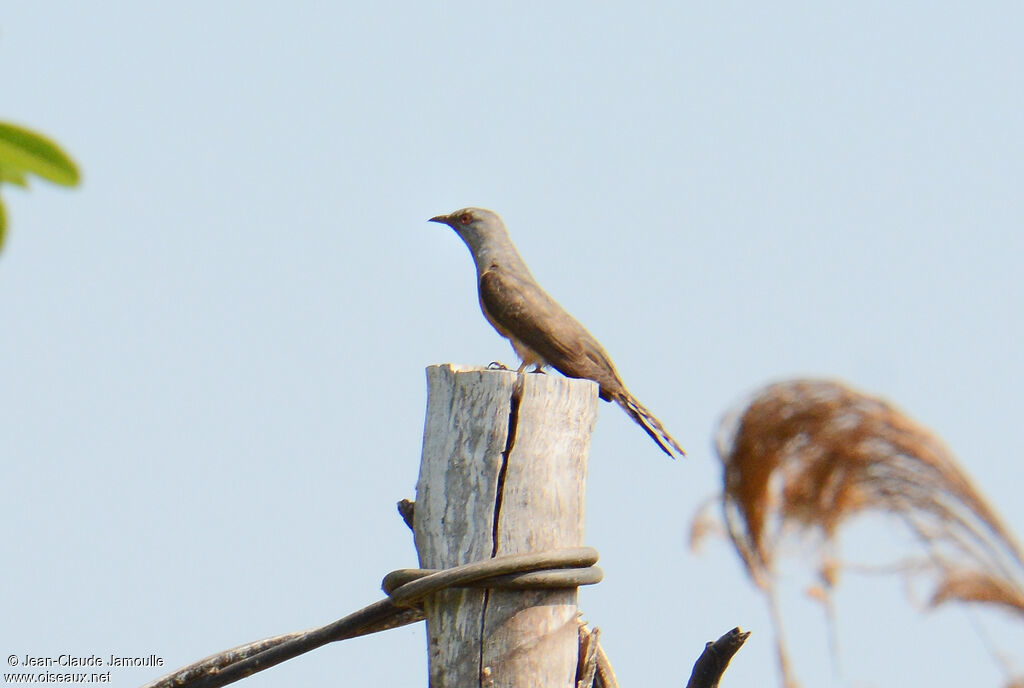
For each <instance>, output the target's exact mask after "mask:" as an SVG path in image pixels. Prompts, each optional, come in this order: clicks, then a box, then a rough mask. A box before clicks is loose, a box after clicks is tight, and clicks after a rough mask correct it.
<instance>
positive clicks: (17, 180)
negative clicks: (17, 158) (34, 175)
mask: <svg viewBox="0 0 1024 688" xmlns="http://www.w3.org/2000/svg"><path fill="white" fill-rule="evenodd" d="M0 182H7V183H8V184H17V185H18V186H24V187H27V186H28V179H26V178H25V173H24V172H21V171H20V170H12V169H10V168H8V167H4V166H3V165H0Z"/></svg>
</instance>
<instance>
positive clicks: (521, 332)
mask: <svg viewBox="0 0 1024 688" xmlns="http://www.w3.org/2000/svg"><path fill="white" fill-rule="evenodd" d="M430 222H438V223H441V224H444V225H448V226H449V227H451V228H452V229H453V230H455V233H456V234H458V235H459V238H461V239H462V241H463V242H465V244H466V246H467V247H468V248H469V252H470V254H471V255H472V256H473V262H474V263H475V264H476V277H477V292H478V296H479V298H480V310H481V311H483V314H484V317H485V318H486V319H487V322H489V323H490V324H491V325H492V326H493V327H494V329H495V330H497V331H498V333H499V334H501V335H502V336H503V337H505V338H506V339H508V340H509V342H511V344H512V348H513V349H514V350H515V352H516V355H517V356H519V358H520V360H521V361H522V364H521V365H520V366H519V369H518V370H517V373H522V372H523V371H524V370H526V368H527V367H528V366H531V365H532V366H534V370H535V371H541V370H542V369H543V368H544V367H545V366H551V367H553V368H554V369H555V370H557V371H559V372H560V373H562V374H563V375H565V376H566V377H572V378H580V379H585V380H593V381H594V382H596V383H597V384H598V386H599V391H598V395H599V396H600V397H601V399H603V400H604V401H609V402H610V401H614V402H615V403H617V404H618V405H619V406H621V407H622V408H623V410H625V412H626V413H627V414H628V415H629V417H630V418H632V419H633V420H634V421H636V423H637V424H638V425H639V426H640V427H642V428H643V429H644V431H645V432H646V433H647V434H648V435H649V436H650V437H651V439H653V440H654V442H655V443H656V444H657V445H658V446H659V447H660V448H661V450H662V451H663V452H665V453H666V454H668V455H669V457H671V458H675V457H674V455H673V452H675V453H677V454H678V455H679V456H685V455H686V452H685V451H683V448H682V447H680V446H679V443H678V442H676V441H675V439H673V438H672V436H671V435H670V434H669V433H668V431H667V430H665V427H664V426H663V425H662V424H661V421H659V420H658V419H657V418H655V417H654V414H652V413H651V412H650V411H649V410H647V408H646V407H645V406H644V405H643V404H641V403H640V402H639V401H638V400H637V398H636V397H634V396H633V395H632V394H631V393H630V392H629V390H627V389H626V385H625V384H624V383H623V382H622V378H621V377H620V376H619V373H618V371H616V370H615V365H614V364H613V363H612V360H611V358H610V357H609V356H608V353H607V352H606V351H605V350H604V347H603V346H601V344H600V343H599V342H598V341H597V339H595V338H594V336H593V335H592V334H590V332H588V331H587V329H586V328H585V327H583V325H581V324H580V322H579V321H578V320H576V318H574V317H572V316H571V315H569V313H568V311H566V310H565V309H564V308H562V306H560V305H559V304H558V302H556V301H555V300H554V299H553V298H551V297H550V296H548V294H547V292H545V291H544V290H543V289H542V288H541V286H540V285H539V284H538V283H537V281H536V280H535V279H534V278H533V275H532V274H530V270H529V268H527V267H526V263H525V262H523V259H522V257H520V255H519V251H517V250H516V247H515V245H514V244H513V243H512V239H511V237H510V236H509V233H508V230H507V229H506V228H505V223H504V222H502V220H501V217H499V216H498V214H497V213H495V212H494V211H492V210H486V209H484V208H463V209H462V210H456V211H455V212H453V213H449V214H448V215H437V216H435V217H432V218H430Z"/></svg>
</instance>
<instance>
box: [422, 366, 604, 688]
mask: <svg viewBox="0 0 1024 688" xmlns="http://www.w3.org/2000/svg"><path fill="white" fill-rule="evenodd" d="M427 383H428V399H427V417H426V424H425V429H424V433H423V458H422V462H421V464H420V475H419V480H418V482H417V485H416V508H415V515H414V519H413V524H414V532H415V536H416V549H417V552H418V554H419V559H420V566H421V567H423V568H431V569H443V568H449V567H452V566H457V565H461V564H467V563H470V562H473V561H479V560H482V559H487V558H490V557H494V556H498V555H503V554H525V553H529V552H542V551H546V550H549V549H557V548H563V547H578V546H581V545H582V544H583V513H584V508H583V504H584V485H585V478H586V468H587V455H588V452H589V448H590V435H591V432H592V430H593V427H594V420H595V418H596V415H597V385H596V384H594V383H593V382H590V381H587V380H574V379H568V378H563V377H560V376H556V375H540V374H525V375H516V373H514V372H510V371H503V370H485V369H479V368H472V369H470V368H458V367H456V366H452V365H450V364H446V365H438V366H431V367H429V368H428V369H427ZM426 612H427V643H428V647H427V649H428V657H429V665H430V688H468V687H470V686H488V687H490V686H494V687H495V688H500V687H506V686H507V687H510V688H512V687H515V688H523V687H526V686H543V687H544V688H562V687H564V688H573V679H574V676H575V671H576V662H577V654H578V625H577V621H576V617H577V608H576V590H575V589H563V590H523V591H518V590H517V591H512V590H505V591H499V590H481V589H458V590H447V591H443V592H441V593H439V594H437V595H435V596H434V597H433V598H431V599H429V600H428V601H427V603H426Z"/></svg>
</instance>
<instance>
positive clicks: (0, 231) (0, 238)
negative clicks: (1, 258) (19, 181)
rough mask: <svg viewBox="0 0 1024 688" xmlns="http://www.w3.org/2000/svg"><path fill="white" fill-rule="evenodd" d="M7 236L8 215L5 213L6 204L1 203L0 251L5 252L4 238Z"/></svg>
mask: <svg viewBox="0 0 1024 688" xmlns="http://www.w3.org/2000/svg"><path fill="white" fill-rule="evenodd" d="M6 235H7V213H6V212H4V203H3V201H0V251H3V250H4V237H5V236H6Z"/></svg>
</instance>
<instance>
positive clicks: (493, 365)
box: [487, 361, 509, 370]
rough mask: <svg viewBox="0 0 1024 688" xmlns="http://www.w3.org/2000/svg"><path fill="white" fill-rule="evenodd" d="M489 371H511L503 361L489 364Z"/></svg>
mask: <svg viewBox="0 0 1024 688" xmlns="http://www.w3.org/2000/svg"><path fill="white" fill-rule="evenodd" d="M487 370H509V367H508V366H507V365H505V364H504V363H502V362H501V361H491V362H490V363H488V364H487Z"/></svg>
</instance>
